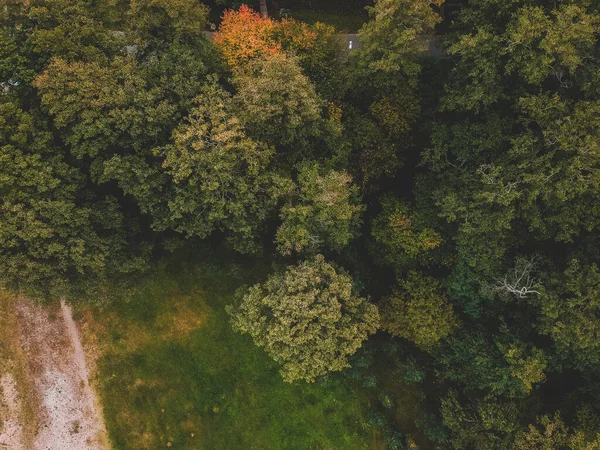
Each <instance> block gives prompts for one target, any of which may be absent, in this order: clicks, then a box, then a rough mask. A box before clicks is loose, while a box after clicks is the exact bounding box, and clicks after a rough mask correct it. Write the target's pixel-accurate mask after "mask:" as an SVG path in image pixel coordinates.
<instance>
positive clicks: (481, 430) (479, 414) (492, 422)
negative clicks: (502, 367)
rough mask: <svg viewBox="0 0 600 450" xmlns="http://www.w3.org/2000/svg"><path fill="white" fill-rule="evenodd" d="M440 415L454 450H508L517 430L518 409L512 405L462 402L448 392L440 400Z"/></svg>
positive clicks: (503, 402) (507, 403)
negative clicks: (505, 449) (448, 431)
mask: <svg viewBox="0 0 600 450" xmlns="http://www.w3.org/2000/svg"><path fill="white" fill-rule="evenodd" d="M441 412H442V417H443V420H444V425H445V426H446V427H447V428H448V429H449V430H450V442H451V443H452V447H453V448H455V449H457V450H463V449H465V450H466V449H471V448H476V449H481V450H493V449H499V448H512V447H511V445H512V441H513V439H514V435H515V434H516V432H517V431H518V430H519V423H518V418H519V409H518V405H517V404H515V403H514V402H506V401H499V402H494V401H489V400H488V401H469V400H466V401H465V400H463V399H461V398H460V397H459V395H458V394H457V392H456V391H450V392H449V394H448V395H447V396H446V397H445V398H443V399H442V408H441Z"/></svg>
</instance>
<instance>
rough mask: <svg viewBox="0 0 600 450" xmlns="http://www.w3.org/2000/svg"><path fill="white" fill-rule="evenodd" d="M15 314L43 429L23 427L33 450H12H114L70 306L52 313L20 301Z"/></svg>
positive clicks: (17, 448)
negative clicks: (107, 434) (90, 381)
mask: <svg viewBox="0 0 600 450" xmlns="http://www.w3.org/2000/svg"><path fill="white" fill-rule="evenodd" d="M14 313H15V314H16V318H17V323H18V328H19V342H20V344H21V346H22V348H23V350H24V354H25V355H26V361H25V365H26V372H27V377H28V378H29V379H30V381H31V384H32V386H33V390H34V391H35V392H30V393H27V395H28V396H29V397H30V398H34V399H35V402H34V404H35V407H36V409H37V411H36V417H37V424H32V423H20V426H21V427H22V429H23V430H25V431H26V432H27V434H32V435H33V444H32V445H33V449H32V448H31V446H25V445H24V443H23V441H22V440H21V444H20V445H15V444H12V445H13V446H12V447H8V448H10V449H11V450H12V449H15V450H20V449H23V450H105V449H108V448H109V446H108V444H107V439H106V430H105V428H104V422H103V420H102V414H101V409H100V408H99V407H98V403H97V400H96V397H95V395H94V392H93V390H92V389H91V388H90V385H89V382H88V373H87V367H86V361H85V355H84V353H83V349H82V347H81V342H80V340H79V333H78V331H77V327H76V326H75V323H74V322H73V319H72V317H71V311H70V308H68V307H67V306H66V305H65V304H62V305H61V307H60V308H56V307H55V308H48V307H42V306H39V305H35V304H33V303H32V302H29V301H27V300H18V301H17V302H16V305H15V310H14ZM3 390H4V389H3ZM17 397H18V396H17ZM17 421H18V420H17ZM32 427H33V428H35V429H34V430H32ZM12 429H15V428H14V424H13V425H12ZM13 435H18V433H16V434H15V432H13ZM0 449H2V447H0Z"/></svg>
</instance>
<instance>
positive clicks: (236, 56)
mask: <svg viewBox="0 0 600 450" xmlns="http://www.w3.org/2000/svg"><path fill="white" fill-rule="evenodd" d="M276 28H277V22H276V21H274V20H272V19H270V18H268V17H261V15H260V14H258V13H257V12H256V11H254V10H252V9H251V8H249V7H248V6H246V5H242V6H241V7H240V9H239V11H234V10H231V9H230V10H228V11H225V13H224V14H223V21H222V22H221V26H220V28H219V31H218V32H217V33H215V44H217V46H218V47H219V48H220V49H221V52H222V53H223V55H224V56H225V59H226V61H227V64H229V67H231V68H232V69H236V68H240V67H243V66H244V65H245V63H246V62H248V61H249V60H251V59H253V58H256V57H261V56H267V55H274V54H276V53H280V52H281V51H282V47H281V44H280V43H278V42H277V41H276V39H275V31H276Z"/></svg>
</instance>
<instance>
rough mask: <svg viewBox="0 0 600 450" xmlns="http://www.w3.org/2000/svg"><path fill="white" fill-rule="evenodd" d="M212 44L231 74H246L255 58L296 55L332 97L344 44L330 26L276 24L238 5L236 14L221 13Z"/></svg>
mask: <svg viewBox="0 0 600 450" xmlns="http://www.w3.org/2000/svg"><path fill="white" fill-rule="evenodd" d="M215 43H216V44H217V46H218V48H219V49H220V50H221V52H222V53H223V55H224V57H225V59H226V61H227V63H228V65H229V67H230V68H231V69H232V70H233V71H235V72H240V71H241V72H244V71H246V70H247V65H248V63H249V62H250V61H252V60H253V59H256V58H265V57H268V56H271V55H274V54H278V53H285V54H287V55H288V56H296V57H297V58H298V62H299V64H300V66H301V67H302V69H303V70H304V73H305V75H307V76H308V77H309V78H310V79H311V80H312V81H313V82H314V83H315V84H316V85H317V87H318V88H319V90H323V91H325V92H327V93H328V94H330V95H331V96H332V97H335V95H336V93H335V92H334V91H333V89H334V85H335V84H337V80H339V75H340V73H339V71H340V70H341V67H342V62H343V55H344V52H343V50H344V42H343V40H342V38H341V37H340V35H339V34H338V32H337V31H336V30H335V28H334V27H332V26H329V25H325V24H323V23H320V22H317V23H316V24H314V25H308V24H306V23H303V22H299V21H296V20H294V19H290V18H284V19H282V20H280V21H276V20H273V19H271V18H268V17H266V15H265V14H262V16H261V15H259V14H257V13H256V12H254V11H253V10H252V9H250V8H248V7H247V6H245V5H242V6H241V7H240V9H239V10H238V11H233V10H227V11H225V14H224V16H223V21H222V22H221V25H220V27H219V31H218V32H217V33H216V34H215Z"/></svg>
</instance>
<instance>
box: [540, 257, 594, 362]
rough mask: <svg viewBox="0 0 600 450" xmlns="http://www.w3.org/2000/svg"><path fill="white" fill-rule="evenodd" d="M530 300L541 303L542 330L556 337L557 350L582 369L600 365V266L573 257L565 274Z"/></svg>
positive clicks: (550, 282) (552, 280)
mask: <svg viewBox="0 0 600 450" xmlns="http://www.w3.org/2000/svg"><path fill="white" fill-rule="evenodd" d="M530 301H531V302H532V303H533V304H535V305H539V312H540V323H539V328H540V331H541V332H542V333H544V334H547V335H549V336H551V337H552V339H553V340H554V343H555V346H556V350H557V351H558V353H559V355H560V356H561V358H565V359H566V360H567V361H569V362H570V364H571V365H573V366H574V367H576V368H579V369H580V370H583V371H587V370H597V369H598V368H599V367H600V342H598V334H599V333H600V319H599V313H600V270H599V269H598V266H597V265H595V264H592V265H585V264H583V263H582V262H580V261H578V260H572V261H571V262H570V264H569V266H568V268H567V270H566V271H565V272H564V274H563V275H562V276H557V277H555V278H553V279H551V280H549V285H548V287H547V289H544V290H542V294H541V295H540V296H538V297H536V298H532V299H530Z"/></svg>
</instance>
